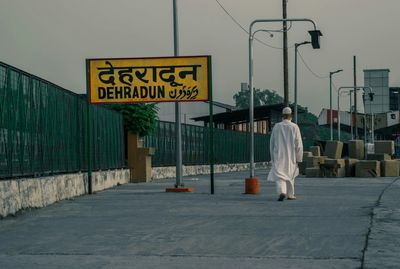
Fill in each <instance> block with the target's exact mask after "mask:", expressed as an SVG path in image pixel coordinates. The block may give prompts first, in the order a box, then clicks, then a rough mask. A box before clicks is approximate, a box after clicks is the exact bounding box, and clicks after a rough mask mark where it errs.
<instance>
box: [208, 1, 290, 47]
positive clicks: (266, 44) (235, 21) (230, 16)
mask: <svg viewBox="0 0 400 269" xmlns="http://www.w3.org/2000/svg"><path fill="white" fill-rule="evenodd" d="M215 2H217V4H218V5H219V6H220V8H221V9H222V10H223V11H224V12H225V14H226V15H228V16H229V18H231V20H232V21H233V22H234V23H235V24H236V25H237V26H238V27H239V28H240V29H242V30H243V31H244V32H245V33H246V34H249V31H247V30H246V29H245V28H244V27H243V25H241V24H240V23H239V22H238V21H237V20H236V19H235V17H233V16H232V15H231V14H230V13H229V11H228V10H227V9H226V8H225V7H224V6H223V5H222V4H221V2H219V1H218V0H215ZM290 28H292V22H290V25H289V27H288V28H287V29H286V31H289V30H290ZM282 31H283V29H282V30H269V32H282ZM254 40H256V41H258V42H259V43H261V44H263V45H264V46H267V47H269V48H272V49H279V50H282V49H283V48H281V47H275V46H273V45H270V44H268V43H266V42H264V41H262V40H260V39H258V38H254ZM293 47H294V45H293V46H290V47H288V48H293Z"/></svg>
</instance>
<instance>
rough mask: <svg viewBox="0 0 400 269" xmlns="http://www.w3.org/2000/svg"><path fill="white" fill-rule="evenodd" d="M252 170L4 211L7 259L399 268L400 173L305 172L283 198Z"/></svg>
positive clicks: (95, 264)
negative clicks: (247, 181) (251, 178)
mask: <svg viewBox="0 0 400 269" xmlns="http://www.w3.org/2000/svg"><path fill="white" fill-rule="evenodd" d="M257 175H259V176H260V179H261V182H260V184H261V194H260V195H243V194H242V193H243V192H244V178H245V177H247V176H248V175H247V173H243V172H237V173H227V174H217V175H216V176H215V180H216V194H215V195H210V194H209V180H208V176H196V177H189V178H186V179H185V183H186V185H187V186H191V187H194V189H195V191H194V193H165V188H166V187H171V186H172V185H173V181H163V182H155V183H148V184H128V185H122V186H119V187H116V188H114V189H111V190H108V191H104V192H100V193H97V194H95V195H92V196H83V197H79V198H76V199H74V200H69V201H63V202H60V203H58V204H54V205H51V206H49V207H47V208H43V209H38V210H30V211H25V212H22V213H20V214H18V215H17V216H15V217H8V218H5V219H2V220H0V268H141V269H142V268H174V269H175V268H185V269H186V268H218V269H222V268H229V269H232V268H263V269H265V268H308V269H310V268H398V266H399V264H400V252H399V251H398V250H399V246H400V226H399V225H398V223H399V220H400V208H399V206H400V195H399V194H400V180H398V181H397V179H396V178H368V179H367V178H365V179H363V178H337V179H333V178H332V179H327V178H312V179H307V178H300V179H299V180H298V181H297V184H296V186H297V189H296V194H297V197H298V200H296V201H287V200H286V201H284V202H277V201H276V198H277V195H276V194H275V186H274V185H273V184H272V183H268V182H266V180H265V178H266V173H265V172H264V171H257Z"/></svg>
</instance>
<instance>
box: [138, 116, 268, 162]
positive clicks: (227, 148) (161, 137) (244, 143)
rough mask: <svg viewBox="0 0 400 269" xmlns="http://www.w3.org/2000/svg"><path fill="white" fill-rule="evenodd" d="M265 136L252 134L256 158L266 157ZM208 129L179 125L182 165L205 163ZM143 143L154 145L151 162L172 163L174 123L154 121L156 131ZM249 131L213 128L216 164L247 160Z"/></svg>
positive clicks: (261, 159)
mask: <svg viewBox="0 0 400 269" xmlns="http://www.w3.org/2000/svg"><path fill="white" fill-rule="evenodd" d="M269 138H270V137H269V136H268V135H260V134H255V137H254V143H255V153H254V159H255V161H256V162H261V161H269V160H270V156H269ZM209 141H210V140H209V129H208V128H206V127H201V126H194V125H186V124H183V125H182V143H183V144H182V159H183V160H182V162H183V164H184V165H200V164H209ZM144 145H145V147H154V148H155V150H156V152H155V155H154V156H153V158H152V162H153V166H173V165H175V160H176V158H175V156H176V154H175V124H174V123H171V122H162V121H160V122H158V125H157V128H156V131H155V132H154V133H153V134H152V135H149V136H146V137H145V138H144ZM249 148H250V146H249V134H248V133H245V132H235V131H229V130H222V129H214V158H215V163H216V164H226V163H247V162H249V154H250V152H249Z"/></svg>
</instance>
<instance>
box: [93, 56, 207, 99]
mask: <svg viewBox="0 0 400 269" xmlns="http://www.w3.org/2000/svg"><path fill="white" fill-rule="evenodd" d="M210 58H211V57H210V56H190V57H164V58H117V59H115V58H114V59H88V60H86V66H87V73H88V94H89V100H90V103H92V104H116V103H140V102H183V101H192V102H193V101H206V100H208V98H209V90H210V83H211V74H210V65H211V61H210V60H211V59H210Z"/></svg>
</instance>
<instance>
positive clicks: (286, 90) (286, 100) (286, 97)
mask: <svg viewBox="0 0 400 269" xmlns="http://www.w3.org/2000/svg"><path fill="white" fill-rule="evenodd" d="M282 15H283V19H286V18H287V0H282ZM286 30H287V23H286V21H284V22H283V100H284V103H285V106H288V105H289V72H288V45H287V44H288V40H287V32H286Z"/></svg>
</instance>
